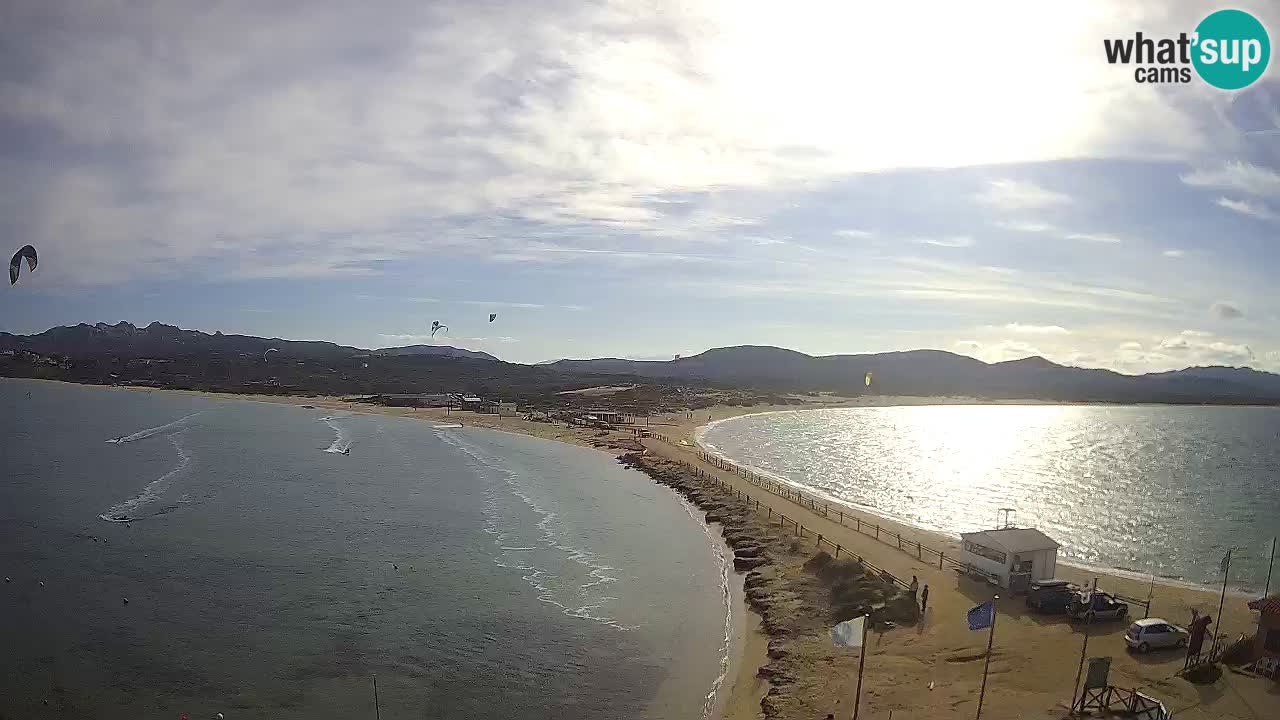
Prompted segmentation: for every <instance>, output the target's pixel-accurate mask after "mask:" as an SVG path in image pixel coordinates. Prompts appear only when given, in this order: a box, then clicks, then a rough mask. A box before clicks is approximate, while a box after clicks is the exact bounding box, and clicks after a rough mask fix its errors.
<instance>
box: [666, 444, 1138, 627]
mask: <svg viewBox="0 0 1280 720" xmlns="http://www.w3.org/2000/svg"><path fill="white" fill-rule="evenodd" d="M653 437H654V438H656V439H658V440H661V441H663V442H665V443H667V444H668V445H676V443H673V442H671V439H670V438H668V437H667V436H665V435H658V434H656V433H655V434H654V435H653ZM677 447H683V448H685V449H687V450H690V451H691V452H694V453H696V454H697V456H698V459H699V460H701V461H702V462H704V463H706V464H708V465H710V466H712V467H715V468H719V469H720V470H723V471H725V472H731V473H733V474H735V475H737V476H738V477H740V478H742V479H743V480H746V481H747V482H749V483H751V484H752V485H755V486H756V487H758V488H760V489H761V490H764V491H765V492H767V493H770V494H771V495H776V496H777V497H780V498H785V499H787V500H789V501H791V502H793V503H796V504H797V505H800V506H801V507H804V508H808V509H809V510H811V511H813V512H814V513H817V514H819V515H821V516H822V517H824V518H826V519H827V520H830V521H831V522H834V523H839V524H840V525H843V526H844V527H847V528H849V529H851V530H856V531H858V532H860V533H862V534H863V535H866V536H867V537H873V538H875V539H876V540H878V541H880V542H882V543H884V544H885V545H889V546H890V547H896V548H898V550H901V551H902V552H903V553H905V554H907V555H911V556H914V557H915V559H916V560H918V561H920V562H928V563H929V564H930V565H937V567H938V569H939V570H943V569H945V568H947V567H951V568H953V569H955V570H957V571H959V572H962V573H965V574H967V575H970V576H973V577H979V578H983V579H985V580H988V581H991V580H993V579H994V576H993V575H991V574H990V573H987V572H985V571H983V570H981V569H980V568H977V567H975V566H973V565H972V564H970V563H966V562H962V561H961V560H958V559H956V558H955V557H948V556H947V554H946V551H945V550H938V549H935V548H931V547H929V546H928V545H925V544H923V543H921V542H920V541H919V540H911V539H909V538H904V537H903V536H902V535H901V534H900V533H898V532H896V531H894V530H892V529H890V528H887V527H882V526H881V525H880V523H878V522H869V521H866V520H863V519H862V517H861V516H860V515H858V514H856V513H853V512H845V510H844V508H842V507H840V506H836V507H835V508H832V507H831V504H830V503H829V502H827V501H826V500H821V499H819V498H815V497H812V496H810V495H807V494H805V493H804V492H802V491H800V490H798V489H796V488H793V487H791V486H790V485H785V484H783V483H780V482H778V481H776V480H773V479H772V478H767V477H764V476H762V475H760V474H759V473H756V472H754V471H752V470H749V469H747V468H743V467H739V466H738V465H736V464H735V463H733V462H731V461H729V460H726V459H724V458H722V457H720V456H719V455H712V454H711V453H708V452H706V451H704V450H701V449H696V448H693V447H691V446H688V445H685V446H680V445H677ZM680 462H682V463H683V464H684V465H686V466H688V467H689V468H691V469H693V470H695V471H697V470H699V468H697V467H695V466H694V465H692V464H691V463H688V462H684V461H683V460H682V461H680ZM708 477H710V475H709V474H708ZM791 522H794V521H791ZM815 534H816V533H815ZM843 552H845V553H848V551H847V550H844V551H843ZM926 555H927V556H928V558H927V559H926V557H925V556H926ZM863 562H864V564H865V561H863ZM895 579H896V578H895ZM1115 597H1117V598H1118V599H1120V600H1123V601H1124V602H1127V603H1129V604H1130V605H1137V606H1139V607H1141V608H1143V610H1144V613H1145V614H1144V617H1146V616H1147V615H1150V612H1151V604H1150V601H1149V600H1144V599H1142V598H1135V597H1127V596H1123V595H1116V596H1115Z"/></svg>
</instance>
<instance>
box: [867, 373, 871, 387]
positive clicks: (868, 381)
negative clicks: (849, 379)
mask: <svg viewBox="0 0 1280 720" xmlns="http://www.w3.org/2000/svg"><path fill="white" fill-rule="evenodd" d="M866 383H867V387H871V373H867V377H866Z"/></svg>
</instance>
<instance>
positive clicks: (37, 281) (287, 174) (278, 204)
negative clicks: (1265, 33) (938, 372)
mask: <svg viewBox="0 0 1280 720" xmlns="http://www.w3.org/2000/svg"><path fill="white" fill-rule="evenodd" d="M1049 5H1050V4H1048V3H1027V2H1009V3H997V2H985V3H981V4H980V5H979V6H975V5H974V4H971V3H955V2H936V3H934V2H893V3H870V2H866V3H863V2H858V3H853V2H830V3H827V2H806V1H805V0H791V1H789V2H785V3H782V2H757V1H754V0H723V1H721V0H686V1H681V2H662V1H660V0H653V1H636V2H627V3H624V2H585V1H582V0H579V1H576V2H568V1H562V0H537V2H532V1H531V2H515V1H512V0H508V1H506V2H490V1H489V0H459V1H457V2H452V1H432V0H412V1H405V2H398V1H390V0H388V1H377V0H375V1H374V2H369V3H350V2H336V1H335V2H328V1H327V0H320V1H314V0H313V1H309V2H292V1H288V0H282V1H280V2H271V3H260V2H233V1H229V2H220V3H204V2H200V3H194V2H193V3H188V2H181V1H179V0H157V1H156V2H150V3H148V2H115V1H112V0H100V1H88V0H86V1H85V2H58V3H49V2H43V1H42V0H12V1H10V2H6V3H3V5H0V28H2V29H0V162H3V164H4V167H5V172H4V173H3V174H2V175H0V191H2V192H0V232H2V233H3V235H4V236H5V237H7V238H9V240H10V244H11V245H13V247H14V248H15V249H16V247H17V246H18V245H20V244H23V243H25V242H31V243H34V244H35V245H36V246H37V247H38V248H39V250H40V253H41V265H40V268H39V270H38V271H37V272H36V273H35V274H33V275H31V276H29V277H24V278H23V279H22V280H21V281H20V282H19V284H18V286H16V287H13V288H7V289H6V292H5V295H4V305H3V307H4V311H3V313H2V314H0V328H2V329H4V330H7V331H10V332H34V331H40V330H43V329H45V328H47V327H49V326H51V325H57V324H74V323H76V322H97V321H107V322H116V321H118V320H129V321H132V322H134V323H138V324H145V323H148V322H151V321H152V320H159V321H161V322H166V323H171V324H175V325H180V326H183V327H191V328H198V329H204V330H208V331H213V330H216V329H220V330H223V331H226V332H242V333H250V334H257V335H268V336H281V337H288V338H299V339H327V340H333V341H337V342H342V343H348V344H354V345H359V346H363V347H379V346H387V345H396V344H407V343H413V342H424V341H426V336H427V334H428V333H429V327H430V324H431V322H432V321H433V320H437V319H438V320H441V321H442V322H444V323H446V324H447V325H449V327H450V334H449V335H448V336H440V337H438V340H439V341H441V342H443V343H446V344H453V345H458V346H462V347H468V348H473V349H483V350H487V351H490V352H493V353H495V354H497V355H499V356H500V357H503V358H504V359H511V360H517V361H540V360H546V359H552V358H558V357H592V356H625V357H637V358H647V357H669V356H671V355H672V354H675V353H682V354H692V353H695V352H698V351H701V350H704V349H706V348H708V347H715V346H723V345H733V344H747V343H750V344H772V345H780V346H786V347H791V348H795V349H798V350H802V351H805V352H809V353H814V354H829V353H844V352H867V351H880V350H895V349H912V348H939V349H944V350H951V351H955V352H960V353H965V354H969V355H973V356H975V357H979V358H982V359H985V360H999V359H1008V358H1014V357H1020V356H1025V355H1029V354H1041V355H1044V356H1046V357H1049V358H1051V359H1053V360H1056V361H1059V362H1065V363H1072V364H1078V365H1086V366H1098V367H1109V368H1114V369H1117V370H1121V371H1125V372H1143V371H1147V370H1162V369H1168V368H1181V367H1186V366H1188V365H1194V364H1229V365H1251V366H1254V367H1258V368H1265V369H1272V370H1280V323H1278V322H1277V321H1278V320H1280V317H1278V316H1280V305H1278V304H1277V302H1276V301H1277V299H1278V298H1280V293H1278V292H1277V273H1278V272H1280V76H1278V75H1277V74H1276V73H1275V72H1274V70H1273V71H1272V72H1269V73H1268V74H1267V75H1265V76H1264V78H1263V80H1262V81H1260V82H1259V83H1256V84H1255V85H1254V86H1252V87H1250V88H1248V89H1246V90H1244V91H1241V92H1236V93H1229V92H1222V91H1217V90H1214V89H1212V88H1210V87H1209V86H1207V85H1205V84H1203V83H1201V82H1199V80H1198V78H1197V79H1196V81H1195V82H1193V83H1192V84H1188V85H1166V86H1158V85H1157V86H1152V85H1140V84H1137V83H1135V82H1134V80H1133V71H1132V68H1127V69H1126V68H1124V67H1118V66H1109V65H1107V63H1106V62H1105V56H1104V53H1103V47H1102V40H1103V38H1108V37H1117V38H1119V37H1126V36H1128V37H1132V35H1133V33H1134V32H1135V31H1137V30H1142V31H1144V32H1145V33H1146V34H1148V35H1157V36H1161V35H1170V36H1172V35H1176V34H1177V33H1178V32H1179V31H1188V32H1189V31H1191V30H1192V29H1194V27H1195V25H1196V23H1197V22H1198V21H1199V20H1200V19H1201V18H1202V17H1203V16H1204V15H1206V14H1207V13H1208V12H1209V11H1211V10H1212V9H1215V4H1213V3H1206V2H1148V1H1146V0H1144V1H1142V2H1127V3H1114V2H1104V1H1099V2H1094V3H1088V2H1073V3H1056V4H1052V7H1049ZM1239 6H1240V7H1241V8H1243V9H1247V10H1250V11H1252V12H1253V13H1254V14H1255V15H1256V16H1257V17H1259V18H1260V19H1261V20H1262V21H1263V23H1264V24H1265V25H1267V26H1268V27H1269V28H1271V29H1272V35H1273V40H1278V41H1280V37H1278V36H1280V12H1278V11H1277V10H1276V9H1275V8H1274V7H1268V6H1267V5H1266V4H1264V3H1261V2H1253V3H1250V2H1244V3H1240V4H1239ZM490 312H497V313H498V321H497V322H495V323H493V324H489V323H488V322H487V319H488V313H490Z"/></svg>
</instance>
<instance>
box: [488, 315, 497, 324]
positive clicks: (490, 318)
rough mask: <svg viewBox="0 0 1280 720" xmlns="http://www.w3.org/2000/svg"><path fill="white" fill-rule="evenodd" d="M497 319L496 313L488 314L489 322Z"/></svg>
mask: <svg viewBox="0 0 1280 720" xmlns="http://www.w3.org/2000/svg"><path fill="white" fill-rule="evenodd" d="M497 319H498V313H489V322H493V321H494V320H497Z"/></svg>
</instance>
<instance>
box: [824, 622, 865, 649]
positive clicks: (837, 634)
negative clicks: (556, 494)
mask: <svg viewBox="0 0 1280 720" xmlns="http://www.w3.org/2000/svg"><path fill="white" fill-rule="evenodd" d="M866 625H867V616H866V615H863V616H862V617H856V618H854V619H852V620H845V621H844V622H842V623H840V624H839V625H836V626H835V627H833V628H831V644H832V645H835V646H836V647H845V648H855V649H857V648H861V647H862V635H863V633H864V632H865V630H866Z"/></svg>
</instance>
